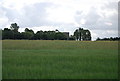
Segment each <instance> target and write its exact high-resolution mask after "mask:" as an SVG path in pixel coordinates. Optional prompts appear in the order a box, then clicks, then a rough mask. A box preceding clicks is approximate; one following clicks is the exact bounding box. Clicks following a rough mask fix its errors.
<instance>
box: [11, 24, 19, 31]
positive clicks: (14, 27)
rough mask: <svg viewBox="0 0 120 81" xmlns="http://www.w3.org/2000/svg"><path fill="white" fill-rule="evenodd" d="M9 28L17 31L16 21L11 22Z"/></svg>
mask: <svg viewBox="0 0 120 81" xmlns="http://www.w3.org/2000/svg"><path fill="white" fill-rule="evenodd" d="M10 28H11V30H13V31H14V32H18V29H19V26H18V25H17V23H12V24H11V26H10Z"/></svg>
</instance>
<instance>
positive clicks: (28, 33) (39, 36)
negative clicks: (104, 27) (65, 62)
mask: <svg viewBox="0 0 120 81" xmlns="http://www.w3.org/2000/svg"><path fill="white" fill-rule="evenodd" d="M18 30H19V26H18V25H17V23H12V24H11V26H10V28H4V29H3V30H2V39H3V40H4V39H14V40H16V39H26V40H80V41H82V40H86V41H87V40H91V34H90V31H89V30H84V29H83V28H79V29H76V30H75V32H74V34H73V35H70V36H69V32H60V31H59V30H57V29H56V30H55V31H42V30H40V31H37V32H36V33H35V32H34V31H33V30H32V29H28V28H25V30H24V32H19V31H18Z"/></svg>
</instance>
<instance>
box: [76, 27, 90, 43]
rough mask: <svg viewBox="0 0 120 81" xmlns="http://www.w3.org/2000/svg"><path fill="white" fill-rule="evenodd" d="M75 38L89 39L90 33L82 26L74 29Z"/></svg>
mask: <svg viewBox="0 0 120 81" xmlns="http://www.w3.org/2000/svg"><path fill="white" fill-rule="evenodd" d="M74 36H75V37H76V40H80V41H81V40H91V33H90V31H89V30H84V29H83V28H79V29H76V30H75V32H74Z"/></svg>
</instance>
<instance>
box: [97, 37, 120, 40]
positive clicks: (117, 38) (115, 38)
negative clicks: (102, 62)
mask: <svg viewBox="0 0 120 81" xmlns="http://www.w3.org/2000/svg"><path fill="white" fill-rule="evenodd" d="M96 41H120V37H110V38H99V37H98V38H97V39H96Z"/></svg>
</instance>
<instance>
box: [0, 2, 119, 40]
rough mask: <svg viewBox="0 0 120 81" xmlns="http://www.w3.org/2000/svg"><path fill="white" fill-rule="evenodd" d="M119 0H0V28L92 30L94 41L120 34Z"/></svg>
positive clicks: (21, 30) (63, 30) (62, 30)
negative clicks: (12, 24)
mask: <svg viewBox="0 0 120 81" xmlns="http://www.w3.org/2000/svg"><path fill="white" fill-rule="evenodd" d="M118 1H119V0H0V28H2V29H3V28H5V27H7V28H9V27H10V24H11V23H14V22H16V23H17V24H18V25H19V26H20V29H19V31H20V32H23V31H24V29H25V28H26V27H27V28H30V29H33V30H34V31H35V32H36V31H39V30H43V31H45V30H55V29H58V30H59V31H61V32H70V34H71V35H72V34H73V32H74V31H75V30H76V29H77V28H78V27H82V28H84V29H89V30H90V31H91V35H92V40H95V39H96V38H97V37H100V38H104V37H116V36H118Z"/></svg>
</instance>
